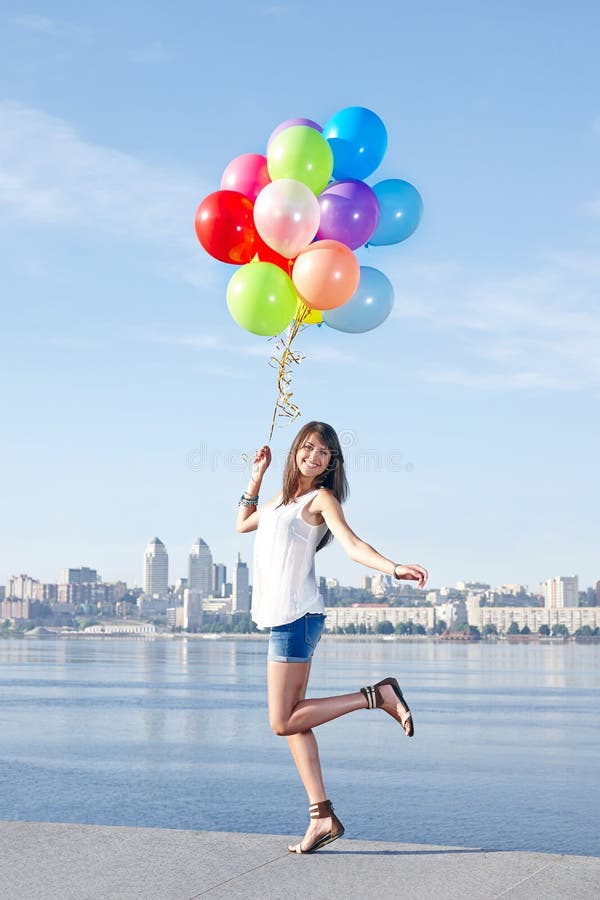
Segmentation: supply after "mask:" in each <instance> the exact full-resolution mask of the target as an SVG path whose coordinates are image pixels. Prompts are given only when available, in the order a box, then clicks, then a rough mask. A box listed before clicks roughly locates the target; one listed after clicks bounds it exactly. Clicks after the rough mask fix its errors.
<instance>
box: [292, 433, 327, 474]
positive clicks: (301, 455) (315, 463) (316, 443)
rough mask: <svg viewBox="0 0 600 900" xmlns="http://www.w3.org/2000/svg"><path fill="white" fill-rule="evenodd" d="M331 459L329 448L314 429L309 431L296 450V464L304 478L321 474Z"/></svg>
mask: <svg viewBox="0 0 600 900" xmlns="http://www.w3.org/2000/svg"><path fill="white" fill-rule="evenodd" d="M330 460H331V450H330V449H329V447H328V446H327V444H324V443H323V440H322V438H321V437H319V435H318V434H317V432H316V431H313V432H311V434H309V435H308V437H307V438H306V440H304V441H303V442H302V443H301V444H300V446H299V447H298V450H297V451H296V466H297V467H298V471H299V473H300V475H301V476H302V477H303V478H305V479H310V481H314V479H316V478H318V477H319V475H322V474H323V473H324V472H325V470H326V469H327V466H328V465H329V462H330Z"/></svg>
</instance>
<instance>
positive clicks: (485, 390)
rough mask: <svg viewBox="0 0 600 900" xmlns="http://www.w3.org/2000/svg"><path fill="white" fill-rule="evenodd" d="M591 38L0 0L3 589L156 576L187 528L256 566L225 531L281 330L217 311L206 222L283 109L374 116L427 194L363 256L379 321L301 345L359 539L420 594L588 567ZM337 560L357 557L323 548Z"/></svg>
mask: <svg viewBox="0 0 600 900" xmlns="http://www.w3.org/2000/svg"><path fill="white" fill-rule="evenodd" d="M599 26H600V11H599V10H598V7H597V5H596V4H594V3H592V2H576V3H574V4H569V5H567V4H566V3H553V2H550V3H541V2H532V3H529V4H525V5H524V4H520V3H516V2H506V3H504V4H502V5H498V4H494V5H492V4H481V3H475V2H473V3H469V2H460V0H459V2H457V3H454V4H446V3H441V2H440V3H428V2H424V3H422V4H419V5H418V8H417V5H416V4H408V3H404V2H398V3H395V4H392V3H389V2H385V3H384V2H378V0H374V2H372V3H370V4H368V5H365V4H364V3H360V4H359V3H355V2H348V3H346V4H345V5H344V7H343V9H342V7H341V6H340V4H338V3H333V2H327V0H321V2H319V3H316V2H306V3H303V4H301V5H300V4H287V3H268V2H264V3H261V2H245V3H241V2H237V0H235V2H231V3H229V4H222V5H221V6H218V5H216V6H213V5H212V4H211V5H209V4H205V3H185V2H181V3H179V4H166V3H164V2H157V3H155V4H153V5H150V4H146V3H135V2H128V3H125V4H122V3H121V4H116V3H114V2H111V0H108V2H106V3H104V4H78V3H64V2H53V3H52V4H47V3H42V2H40V3H37V4H35V5H33V6H30V7H24V6H23V4H16V3H14V4H11V3H6V2H3V3H0V85H1V89H0V90H1V93H0V232H1V234H0V240H1V247H2V252H1V257H0V258H1V260H2V320H1V321H2V352H1V354H0V366H1V371H2V387H3V391H2V397H3V404H2V407H3V429H2V441H1V442H0V464H1V471H2V473H3V485H2V498H3V503H2V507H3V515H2V517H1V519H0V547H1V552H0V583H2V582H4V580H5V578H7V577H8V576H9V575H10V574H14V573H20V572H27V573H29V574H31V575H32V576H34V577H38V578H40V579H43V580H56V578H57V576H58V573H59V571H60V569H62V568H64V567H66V566H77V565H91V566H95V567H97V568H98V570H99V571H100V573H101V574H102V576H103V577H104V578H105V579H107V580H109V579H116V578H123V579H126V580H127V581H128V582H130V583H135V582H136V581H137V582H138V583H139V582H140V578H141V560H142V555H143V550H144V547H145V545H146V543H147V541H148V540H150V539H151V538H152V537H154V536H155V535H158V536H159V537H160V538H161V539H162V540H163V541H164V542H165V544H166V546H167V549H168V551H169V554H170V560H171V566H170V576H171V578H172V579H174V578H175V577H177V576H178V575H183V574H185V569H186V556H187V553H188V552H189V549H190V547H191V545H192V543H193V541H194V539H195V538H196V537H197V536H198V535H200V536H202V537H204V538H205V540H206V541H207V542H208V543H209V545H210V547H211V549H212V552H213V556H214V558H215V560H218V561H223V562H225V563H226V564H228V565H231V564H232V562H233V560H234V559H235V555H236V553H237V551H238V550H239V551H241V553H242V556H243V557H244V558H246V559H250V557H251V538H248V537H247V536H243V535H236V534H235V533H234V531H233V526H232V523H233V519H234V516H235V512H236V504H237V499H238V497H239V494H240V492H241V490H242V489H243V487H244V486H245V475H244V471H243V463H242V462H241V455H242V453H244V452H246V453H248V452H252V450H253V449H254V448H255V447H257V446H259V445H261V444H262V443H263V442H264V441H265V440H266V437H267V434H268V428H269V423H270V418H271V412H272V407H273V403H274V399H275V379H274V372H273V370H272V369H271V368H270V367H269V366H268V362H267V360H268V356H269V354H270V351H271V345H270V344H269V342H268V341H266V339H262V338H257V337H254V336H252V335H250V334H248V333H247V332H245V331H242V330H241V329H240V328H239V327H238V326H237V325H236V324H235V323H234V322H233V320H232V319H231V318H230V317H229V314H228V312H227V308H226V305H225V288H226V284H227V281H228V278H229V277H230V275H231V274H232V272H233V268H231V267H228V266H225V265H224V264H220V263H218V262H216V261H215V260H213V259H211V258H210V257H208V256H207V255H206V254H205V253H204V252H203V250H202V249H201V248H200V246H199V244H198V243H197V241H196V238H195V235H194V231H193V217H194V212H195V209H196V206H197V205H198V203H199V202H200V200H201V199H202V198H203V197H204V196H205V195H206V194H207V193H209V192H210V191H212V190H216V189H217V188H218V186H219V180H220V176H221V172H222V170H223V169H224V167H225V165H226V164H227V163H228V162H229V160H230V159H232V158H233V157H235V156H237V155H239V154H240V153H244V152H264V147H265V144H266V140H267V138H268V136H269V134H270V133H271V131H272V130H273V128H274V127H275V126H276V125H277V124H279V122H281V121H283V120H284V119H287V118H289V117H292V116H305V117H308V118H311V119H314V120H316V121H320V122H325V121H326V119H327V118H329V116H330V115H332V114H333V113H334V112H335V111H336V110H338V109H340V108H342V107H344V106H349V105H364V106H367V107H369V108H371V109H373V110H375V111H376V112H377V113H378V114H379V115H380V116H381V117H382V119H383V120H384V122H385V124H386V126H387V130H388V136H389V145H388V152H387V154H386V157H385V159H384V161H383V163H382V165H381V166H380V168H379V169H378V170H377V171H376V172H375V173H374V175H373V176H372V177H371V178H370V179H368V180H369V181H370V182H371V183H374V182H375V181H379V180H381V179H383V178H387V177H399V178H405V179H406V180H408V181H411V182H412V183H414V184H415V185H416V186H417V187H418V188H419V190H420V191H421V193H422V195H423V198H424V203H425V215H424V218H423V221H422V224H421V226H420V228H419V229H418V231H417V232H416V233H415V234H414V235H413V237H412V238H410V239H409V240H408V241H407V242H405V243H403V244H401V245H398V246H395V247H379V248H369V249H368V250H361V251H360V253H359V256H360V261H361V263H362V264H369V265H374V266H375V267H377V268H380V269H381V270H382V271H384V272H385V273H386V274H387V275H388V277H390V278H391V280H392V282H393V284H394V288H395V294H396V303H395V307H394V311H393V313H392V316H391V317H390V319H388V320H387V321H386V322H385V323H384V325H382V326H381V327H380V328H378V329H377V330H375V331H373V332H371V333H369V334H364V335H345V334H341V333H338V332H333V331H332V330H331V329H327V328H325V327H323V328H320V329H317V328H313V329H309V330H307V331H306V332H305V333H304V334H303V335H301V336H300V338H299V339H298V341H297V345H298V347H299V349H300V350H302V351H303V352H304V354H305V357H306V359H305V360H304V362H303V363H302V364H301V366H300V367H299V368H298V369H297V370H296V372H295V374H294V384H295V397H296V399H297V401H298V404H299V406H300V408H301V409H302V413H303V421H306V420H308V419H311V418H319V419H324V420H325V421H329V422H331V424H333V425H334V426H335V427H336V428H337V429H338V430H339V431H340V433H341V434H342V436H343V440H344V442H345V445H346V448H347V455H348V462H349V475H350V485H351V497H350V500H349V502H348V505H347V515H348V519H349V521H350V523H351V525H352V527H353V528H354V529H355V531H357V533H358V534H359V535H361V537H364V538H365V539H366V540H368V541H369V542H370V543H372V544H374V545H375V546H376V547H377V548H378V549H380V550H381V551H382V552H384V553H385V554H386V555H389V556H390V557H392V558H394V559H397V560H398V561H399V562H421V563H423V564H424V565H426V566H428V567H429V569H430V572H431V582H430V583H431V585H432V586H439V585H443V584H452V583H454V582H455V581H456V580H458V579H473V580H485V581H491V582H492V583H493V584H500V583H506V582H523V583H526V584H529V585H530V587H531V588H535V587H537V584H538V582H539V581H540V580H541V579H543V578H547V577H550V576H553V575H558V574H564V575H567V574H578V575H579V576H580V583H581V586H587V585H588V584H591V583H592V582H595V581H596V580H597V579H598V578H600V553H599V551H598V546H599V541H598V536H599V535H598V532H599V527H598V513H597V511H598V509H599V508H600V489H599V479H598V463H597V461H598V459H599V458H600V428H599V426H598V418H599V417H598V401H599V399H600V355H599V353H598V348H599V347H600V317H599V307H600V300H599V296H600V295H599V275H600V255H599V253H598V250H599V246H600V174H599V165H598V162H599V158H600V103H599V100H598V91H597V87H598V64H597V39H598V33H599ZM293 433H294V426H292V427H291V428H279V429H278V430H277V432H276V434H275V437H274V440H273V448H274V451H275V453H276V460H277V461H278V463H277V464H276V465H275V466H274V468H273V473H272V475H271V477H270V480H269V482H268V483H267V484H266V485H265V487H264V488H263V490H264V491H265V493H266V494H272V493H275V492H276V490H277V488H278V481H279V476H280V473H281V466H280V461H281V458H282V456H283V454H284V453H285V449H286V447H287V446H288V445H289V443H290V441H291V439H292V436H293ZM367 451H370V452H369V454H368V455H369V459H370V466H366V464H365V453H367ZM368 468H369V469H370V470H369V471H367V470H366V469H368ZM318 571H319V574H323V575H328V576H333V577H338V578H340V579H341V580H342V581H343V582H346V583H356V584H357V583H358V581H359V578H360V577H361V575H362V574H364V572H365V570H363V569H361V568H360V567H358V566H356V565H355V564H353V563H351V562H350V561H348V560H346V558H345V557H344V555H343V553H342V552H341V551H340V550H339V549H338V548H335V547H334V548H331V549H327V550H326V551H324V552H323V554H322V555H321V556H320V557H319V564H318Z"/></svg>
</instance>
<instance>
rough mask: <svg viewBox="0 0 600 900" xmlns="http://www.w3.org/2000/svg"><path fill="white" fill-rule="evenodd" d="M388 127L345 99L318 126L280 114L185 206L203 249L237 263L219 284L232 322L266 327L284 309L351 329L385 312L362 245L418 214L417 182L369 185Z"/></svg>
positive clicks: (407, 229) (388, 289)
mask: <svg viewBox="0 0 600 900" xmlns="http://www.w3.org/2000/svg"><path fill="white" fill-rule="evenodd" d="M386 148H387V132H386V128H385V125H384V124H383V122H382V120H381V119H380V118H379V116H378V115H376V114H375V113H374V112H373V111H372V110H369V109H366V108H365V107H361V106H351V107H347V108H345V109H342V110H340V111H339V112H337V113H336V114H335V115H334V116H332V117H331V118H330V119H329V121H328V122H326V123H325V125H324V126H323V128H321V126H320V125H318V124H317V123H316V122H313V121H312V120H310V119H288V120H287V121H285V122H283V123H282V124H281V125H279V126H278V127H277V128H276V129H275V131H274V132H273V133H272V135H271V137H270V138H269V141H268V144H267V152H266V155H261V154H257V153H245V154H243V155H242V156H238V157H236V158H235V159H234V160H232V161H231V162H230V163H229V165H228V166H227V168H226V169H225V171H224V172H223V176H222V179H221V189H220V190H218V191H215V192H214V193H212V194H209V196H208V197H206V198H205V199H204V200H203V201H202V203H201V204H200V206H199V207H198V210H197V213H196V221H195V226H196V234H197V236H198V240H199V241H200V243H201V244H202V246H203V247H204V249H205V250H206V251H207V252H208V253H209V254H210V255H211V256H213V257H215V258H216V259H218V260H221V261H223V262H226V263H231V264H233V265H237V266H240V268H239V269H238V270H237V271H236V272H235V273H234V274H233V276H232V278H231V280H230V281H229V285H228V287H227V305H228V307H229V311H230V313H231V315H232V316H233V318H234V319H235V321H236V322H237V323H238V325H241V326H242V328H245V329H246V330H247V331H250V332H252V333H253V334H260V335H269V336H272V335H277V334H280V333H281V332H282V331H284V330H285V329H286V328H287V326H288V325H289V324H290V322H291V321H292V320H293V319H296V320H298V318H299V317H301V319H302V322H303V323H304V324H308V323H313V322H314V323H320V322H321V321H323V322H325V323H326V324H327V325H329V326H330V327H331V328H335V329H337V330H339V331H345V332H352V333H359V332H365V331H370V330H371V329H373V328H376V327H377V326H378V325H380V324H381V323H382V322H383V321H384V320H385V319H386V318H387V316H388V315H389V313H390V311H391V309H392V305H393V302H394V292H393V288H392V285H391V283H390V281H389V279H388V278H387V277H386V276H385V275H384V274H383V272H380V271H379V270H378V269H374V268H372V267H370V266H362V267H361V266H359V263H358V260H357V258H356V255H355V253H354V251H355V250H357V249H358V248H359V247H361V246H363V245H365V244H367V245H368V244H372V245H383V244H396V243H399V242H400V241H403V240H405V239H406V238H407V237H409V236H410V235H411V234H412V233H413V231H414V230H415V229H416V227H417V225H418V224H419V221H420V218H421V214H422V210H423V204H422V200H421V197H420V195H419V192H418V191H417V190H416V188H414V187H413V186H412V185H411V184H409V183H408V182H406V181H402V180H400V179H396V178H393V179H387V180H385V181H380V182H379V183H378V184H375V185H373V187H370V186H369V185H368V184H366V182H365V181H364V179H365V178H367V177H368V176H369V175H371V174H372V173H373V172H374V171H375V169H376V168H377V167H378V166H379V164H380V163H381V161H382V159H383V157H384V154H385V151H386Z"/></svg>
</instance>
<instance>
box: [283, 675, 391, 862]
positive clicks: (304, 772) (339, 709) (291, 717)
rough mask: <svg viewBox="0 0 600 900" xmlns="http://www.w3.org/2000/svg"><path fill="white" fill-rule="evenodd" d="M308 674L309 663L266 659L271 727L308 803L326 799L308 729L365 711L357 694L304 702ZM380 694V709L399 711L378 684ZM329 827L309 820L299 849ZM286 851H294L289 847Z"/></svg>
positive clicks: (364, 703)
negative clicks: (284, 741)
mask: <svg viewBox="0 0 600 900" xmlns="http://www.w3.org/2000/svg"><path fill="white" fill-rule="evenodd" d="M309 674H310V662H305V663H285V662H274V661H271V660H269V662H268V663H267V685H268V697H269V721H270V724H271V728H272V730H273V731H274V732H275V734H279V735H284V736H285V737H286V739H287V742H288V746H289V748H290V751H291V753H292V757H293V759H294V762H295V764H296V768H297V769H298V774H299V775H300V778H301V779H302V784H303V785H304V788H305V790H306V793H307V796H308V802H309V804H310V803H320V802H321V801H322V800H326V799H327V794H326V791H325V786H324V784H323V775H322V772H321V762H320V759H319V748H318V746H317V741H316V738H315V736H314V734H313V732H312V730H311V729H312V728H314V727H316V726H317V725H323V724H324V723H325V722H331V721H332V719H337V718H339V717H340V716H344V715H346V714H347V713H350V712H354V710H357V709H366V707H367V700H366V698H365V696H364V694H362V693H361V692H360V691H357V692H356V693H354V694H341V695H339V696H336V697H322V698H317V699H309V700H307V699H306V688H307V685H308V676H309ZM380 691H381V693H382V695H383V696H384V701H385V702H384V705H383V707H382V709H384V710H385V709H388V708H389V709H393V710H396V709H401V707H399V705H398V703H397V698H396V695H395V694H394V692H393V690H392V688H391V687H389V685H382V687H381V688H380ZM402 712H403V710H402ZM332 826H333V823H332V820H331V819H330V818H327V819H311V821H310V824H309V826H308V828H307V830H306V834H305V835H304V838H303V839H302V842H301V846H303V847H308V846H310V845H311V844H312V843H314V841H315V840H317V839H318V838H319V837H321V836H322V835H324V834H327V832H328V831H330V830H331V828H332ZM290 849H294V848H293V847H290Z"/></svg>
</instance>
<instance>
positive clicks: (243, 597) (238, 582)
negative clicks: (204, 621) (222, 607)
mask: <svg viewBox="0 0 600 900" xmlns="http://www.w3.org/2000/svg"><path fill="white" fill-rule="evenodd" d="M231 604H232V605H231V608H232V610H233V612H250V578H249V573H248V566H247V565H246V563H245V562H242V558H241V556H240V554H239V553H238V558H237V562H236V564H235V566H234V568H233V590H232V592H231Z"/></svg>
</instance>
